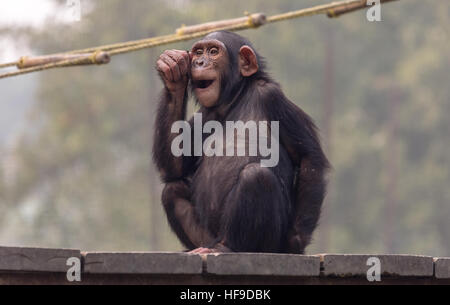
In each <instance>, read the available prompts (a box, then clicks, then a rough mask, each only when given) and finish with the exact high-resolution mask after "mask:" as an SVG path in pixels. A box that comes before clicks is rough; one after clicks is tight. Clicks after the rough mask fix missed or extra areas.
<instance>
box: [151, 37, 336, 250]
mask: <svg viewBox="0 0 450 305" xmlns="http://www.w3.org/2000/svg"><path fill="white" fill-rule="evenodd" d="M207 38H214V39H217V40H220V41H222V42H223V43H224V44H225V46H226V48H227V53H228V59H229V63H230V65H229V66H230V68H229V69H228V71H223V72H222V73H223V77H222V84H221V96H220V99H219V103H218V106H216V107H214V108H209V109H207V108H203V107H202V108H201V109H200V112H201V113H202V114H203V120H204V123H205V122H206V121H208V120H217V121H220V122H225V121H243V122H246V121H250V120H252V121H269V122H270V121H279V122H280V141H281V144H282V145H281V147H280V162H279V165H278V166H277V167H274V168H261V167H260V163H259V162H260V160H261V157H200V158H194V157H182V158H175V157H173V156H172V154H171V152H170V147H171V140H172V139H173V137H174V135H171V134H170V129H171V124H172V123H173V121H174V118H173V116H172V114H171V113H170V110H169V108H168V107H167V101H168V99H170V98H171V97H170V94H169V93H168V92H167V90H166V89H165V92H164V93H163V95H162V99H161V102H160V106H159V110H158V116H157V121H156V128H155V130H156V131H155V142H154V161H155V163H156V164H157V166H158V168H159V170H160V171H161V174H162V179H163V180H164V182H165V183H166V188H165V190H164V192H163V199H162V200H163V204H164V207H165V210H166V213H167V216H168V220H169V223H170V225H171V227H172V229H173V230H174V232H175V233H176V234H177V236H178V237H179V239H180V240H181V242H182V243H183V244H184V245H185V246H186V247H187V248H188V249H194V248H197V247H210V248H219V247H222V248H223V246H225V247H226V248H228V249H231V250H232V251H236V252H274V253H304V249H305V247H306V246H307V245H308V244H309V243H310V240H311V236H312V233H313V231H314V229H315V227H316V226H317V222H318V220H319V216H320V209H321V205H322V202H323V199H324V196H325V189H326V181H325V175H326V172H327V170H328V168H329V163H328V160H327V158H326V156H325V154H324V153H323V151H322V148H321V145H320V141H319V138H318V135H317V130H316V127H315V125H314V123H313V121H312V119H311V118H310V117H309V116H308V115H307V114H306V113H305V112H303V111H302V110H301V109H300V108H298V107H297V106H296V105H295V104H293V103H292V102H291V101H289V100H288V99H287V98H286V96H285V95H284V94H283V92H282V91H281V89H280V86H279V85H278V84H277V83H276V82H275V81H273V80H272V79H271V78H270V77H269V76H268V74H267V73H266V72H265V64H264V61H263V59H262V57H260V56H259V55H258V54H257V58H258V64H259V68H260V69H259V71H258V72H257V73H255V74H254V75H252V76H251V77H248V78H244V77H242V76H241V75H240V73H239V71H238V54H239V50H240V48H241V47H242V46H243V45H248V46H251V43H250V42H249V41H248V40H246V39H245V38H243V37H241V36H239V35H237V34H234V33H230V32H216V33H212V34H210V35H208V37H207ZM252 48H253V47H252ZM186 98H187V96H186V97H185V102H186ZM178 119H179V118H178ZM178 119H175V120H178ZM191 124H192V121H191ZM224 130H225V128H224ZM175 136H176V135H175ZM205 138H206V136H205ZM176 206H178V207H183V208H179V210H181V212H178V215H175V207H176ZM183 224H184V226H183ZM194 240H201V242H200V243H199V242H198V241H196V242H194Z"/></svg>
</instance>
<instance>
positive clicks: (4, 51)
mask: <svg viewBox="0 0 450 305" xmlns="http://www.w3.org/2000/svg"><path fill="white" fill-rule="evenodd" d="M70 2H73V0H68V1H67V2H66V3H70ZM70 13H71V9H70V7H69V6H67V9H60V8H59V9H58V7H57V6H56V5H55V3H54V2H53V1H51V0H0V27H5V26H7V27H9V26H33V27H41V26H43V25H44V22H45V20H46V19H47V18H50V19H52V20H54V21H55V20H56V21H60V22H67V21H68V18H70V16H69V14H70ZM0 45H1V48H0V62H6V61H15V60H17V58H16V57H17V55H18V54H20V55H23V54H27V53H28V52H29V51H30V50H29V49H28V48H27V46H23V45H22V46H20V45H17V44H13V42H12V41H11V40H9V39H0Z"/></svg>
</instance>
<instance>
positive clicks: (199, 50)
mask: <svg viewBox="0 0 450 305" xmlns="http://www.w3.org/2000/svg"><path fill="white" fill-rule="evenodd" d="M202 54H203V50H202V49H197V50H195V55H202Z"/></svg>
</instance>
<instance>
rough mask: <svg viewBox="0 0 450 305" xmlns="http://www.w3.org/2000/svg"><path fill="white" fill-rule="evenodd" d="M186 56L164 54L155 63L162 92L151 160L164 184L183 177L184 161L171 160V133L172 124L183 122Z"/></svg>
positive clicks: (181, 158)
mask: <svg viewBox="0 0 450 305" xmlns="http://www.w3.org/2000/svg"><path fill="white" fill-rule="evenodd" d="M189 62H190V59H189V54H188V53H187V52H183V51H178V50H168V51H165V52H164V53H163V54H162V55H161V56H160V59H159V60H158V62H157V66H156V69H157V70H158V72H159V73H160V76H161V79H162V81H163V83H164V86H165V88H164V89H163V92H162V94H161V98H160V101H159V106H158V114H157V116H156V123H155V136H154V144H153V159H154V161H155V163H156V165H157V167H158V170H159V171H160V173H161V176H162V179H163V180H164V182H168V181H173V180H178V179H180V178H182V177H183V176H184V168H186V165H185V164H184V161H185V160H184V159H185V158H184V157H183V156H180V157H175V156H174V155H173V153H172V151H171V146H172V141H173V139H174V138H175V137H176V136H177V134H173V133H171V130H172V125H173V123H175V122H176V121H180V120H185V116H186V103H187V84H188V69H189Z"/></svg>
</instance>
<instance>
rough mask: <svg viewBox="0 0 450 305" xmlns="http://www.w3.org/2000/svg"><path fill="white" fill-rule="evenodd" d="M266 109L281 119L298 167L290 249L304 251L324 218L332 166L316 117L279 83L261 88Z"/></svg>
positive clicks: (284, 137)
mask: <svg viewBox="0 0 450 305" xmlns="http://www.w3.org/2000/svg"><path fill="white" fill-rule="evenodd" d="M260 92H261V93H262V99H263V100H264V105H265V106H266V107H267V108H266V111H267V113H268V114H269V116H270V117H271V119H272V120H274V121H279V122H280V142H281V145H283V147H284V148H285V149H286V150H287V152H288V154H289V156H290V158H291V160H292V162H293V164H294V166H295V168H296V179H295V181H294V183H295V184H294V195H293V199H294V209H295V211H296V212H295V218H294V221H293V225H292V227H291V232H290V235H289V249H288V251H289V252H293V253H303V252H304V249H305V247H306V246H307V245H308V244H309V243H310V241H311V236H312V233H313V231H314V229H315V228H316V226H317V223H318V221H319V218H320V211H321V207H322V203H323V200H324V197H325V193H326V173H327V171H328V169H329V167H330V165H329V162H328V160H327V158H326V156H325V154H324V152H323V150H322V147H321V145H320V140H319V136H318V132H317V128H316V126H315V125H314V122H313V121H312V119H311V118H310V117H309V116H308V115H307V114H306V113H305V112H303V111H302V110H301V109H300V108H299V107H297V106H296V105H295V104H293V103H292V102H291V101H289V100H288V99H287V98H286V97H285V96H284V94H283V93H282V91H281V89H280V88H279V86H278V84H276V83H272V82H269V83H266V84H265V85H264V89H263V90H260Z"/></svg>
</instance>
